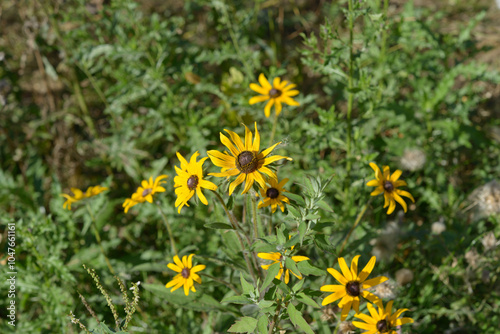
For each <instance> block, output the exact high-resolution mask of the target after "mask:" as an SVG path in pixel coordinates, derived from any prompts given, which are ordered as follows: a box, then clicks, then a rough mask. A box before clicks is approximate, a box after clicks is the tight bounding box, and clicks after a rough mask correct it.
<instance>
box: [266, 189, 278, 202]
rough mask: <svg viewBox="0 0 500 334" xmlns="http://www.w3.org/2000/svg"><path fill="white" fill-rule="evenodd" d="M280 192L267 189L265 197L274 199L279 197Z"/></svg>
mask: <svg viewBox="0 0 500 334" xmlns="http://www.w3.org/2000/svg"><path fill="white" fill-rule="evenodd" d="M279 194H280V192H279V191H278V189H276V188H269V189H267V191H266V196H267V197H269V198H272V199H275V198H277V197H278V196H279Z"/></svg>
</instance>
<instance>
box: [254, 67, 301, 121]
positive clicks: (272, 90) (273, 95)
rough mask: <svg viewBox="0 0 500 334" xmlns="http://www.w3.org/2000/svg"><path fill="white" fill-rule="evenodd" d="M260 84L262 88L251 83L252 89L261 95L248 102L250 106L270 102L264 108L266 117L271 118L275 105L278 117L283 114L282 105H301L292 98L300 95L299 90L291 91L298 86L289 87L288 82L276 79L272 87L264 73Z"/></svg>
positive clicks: (261, 75)
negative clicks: (272, 108)
mask: <svg viewBox="0 0 500 334" xmlns="http://www.w3.org/2000/svg"><path fill="white" fill-rule="evenodd" d="M259 83H260V86H259V85H257V84H255V83H251V84H250V89H251V90H253V91H255V92H257V93H259V94H261V95H259V96H254V97H252V98H251V99H250V101H248V102H249V103H250V104H255V103H259V102H264V101H267V100H269V102H267V104H266V106H265V107H264V113H265V114H266V117H269V116H270V115H271V107H272V106H273V105H274V107H275V109H276V116H278V115H279V114H280V113H281V109H282V105H281V103H286V104H288V105H290V106H299V105H300V103H298V102H297V101H295V100H294V99H292V96H295V95H298V94H299V91H298V90H291V89H292V88H295V87H296V86H297V85H295V84H290V85H289V84H288V81H286V80H284V81H281V79H280V78H274V80H273V85H272V86H271V84H270V83H269V81H268V80H267V79H266V77H265V75H264V74H262V73H261V74H260V75H259Z"/></svg>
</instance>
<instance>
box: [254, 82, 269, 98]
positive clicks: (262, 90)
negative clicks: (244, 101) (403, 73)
mask: <svg viewBox="0 0 500 334" xmlns="http://www.w3.org/2000/svg"><path fill="white" fill-rule="evenodd" d="M250 89H251V90H253V91H254V92H257V93H259V94H262V95H266V97H267V98H269V90H270V89H265V88H263V87H261V86H259V85H257V84H254V83H251V84H250Z"/></svg>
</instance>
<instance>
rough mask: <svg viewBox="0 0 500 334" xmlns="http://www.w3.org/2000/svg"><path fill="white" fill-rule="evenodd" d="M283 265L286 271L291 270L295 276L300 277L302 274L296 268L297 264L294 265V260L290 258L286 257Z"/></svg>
mask: <svg viewBox="0 0 500 334" xmlns="http://www.w3.org/2000/svg"><path fill="white" fill-rule="evenodd" d="M302 262H304V261H302ZM285 265H286V269H289V270H291V271H292V272H293V273H294V274H295V275H297V276H302V274H301V273H300V271H299V268H297V264H296V263H295V261H294V260H292V258H290V257H287V258H286V259H285Z"/></svg>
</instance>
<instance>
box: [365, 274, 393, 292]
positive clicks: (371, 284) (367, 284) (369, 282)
mask: <svg viewBox="0 0 500 334" xmlns="http://www.w3.org/2000/svg"><path fill="white" fill-rule="evenodd" d="M387 280H388V278H387V277H385V276H379V277H375V278H372V279H369V280H367V281H363V282H362V284H363V289H369V288H371V287H374V286H375V285H378V284H380V283H384V282H385V281H387Z"/></svg>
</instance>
